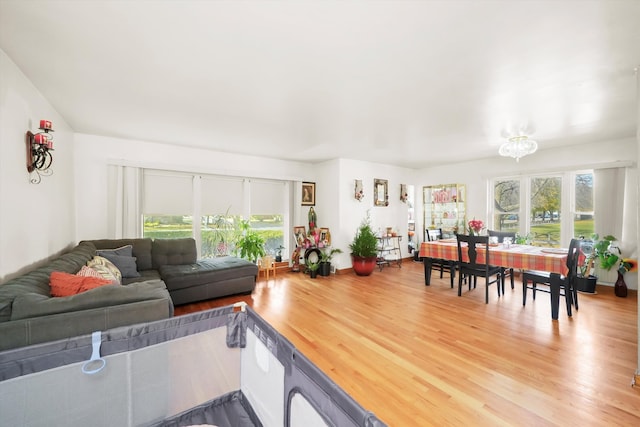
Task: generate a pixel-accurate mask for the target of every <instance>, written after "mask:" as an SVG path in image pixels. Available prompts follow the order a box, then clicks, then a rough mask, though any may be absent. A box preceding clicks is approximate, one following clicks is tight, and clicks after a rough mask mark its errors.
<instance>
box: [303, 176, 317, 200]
mask: <svg viewBox="0 0 640 427" xmlns="http://www.w3.org/2000/svg"><path fill="white" fill-rule="evenodd" d="M315 205H316V183H315V182H303V183H302V206H315Z"/></svg>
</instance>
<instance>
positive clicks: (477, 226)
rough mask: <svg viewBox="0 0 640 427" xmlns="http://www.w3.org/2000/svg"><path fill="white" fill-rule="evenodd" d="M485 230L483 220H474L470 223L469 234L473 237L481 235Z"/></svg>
mask: <svg viewBox="0 0 640 427" xmlns="http://www.w3.org/2000/svg"><path fill="white" fill-rule="evenodd" d="M483 229H484V223H483V222H482V220H479V219H475V218H473V219H472V220H471V221H469V234H470V235H472V236H473V235H474V234H480V232H481V231H482V230H483Z"/></svg>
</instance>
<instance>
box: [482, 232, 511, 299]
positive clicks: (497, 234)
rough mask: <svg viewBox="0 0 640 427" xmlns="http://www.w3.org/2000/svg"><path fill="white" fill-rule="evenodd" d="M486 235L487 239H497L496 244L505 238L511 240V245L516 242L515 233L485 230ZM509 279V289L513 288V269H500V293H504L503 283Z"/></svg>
mask: <svg viewBox="0 0 640 427" xmlns="http://www.w3.org/2000/svg"><path fill="white" fill-rule="evenodd" d="M487 235H488V236H489V237H497V238H498V243H503V242H504V238H505V237H510V238H511V243H515V241H516V232H515V231H513V232H512V231H497V230H487ZM507 276H508V277H509V279H510V280H511V289H514V288H515V284H514V282H513V279H514V278H513V268H512V267H509V268H508V269H507V268H505V267H502V293H504V281H505V279H506V278H507Z"/></svg>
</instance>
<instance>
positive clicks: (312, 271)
mask: <svg viewBox="0 0 640 427" xmlns="http://www.w3.org/2000/svg"><path fill="white" fill-rule="evenodd" d="M307 268H308V269H309V277H311V278H312V279H315V278H316V277H317V276H318V269H319V268H320V261H309V263H308V264H307Z"/></svg>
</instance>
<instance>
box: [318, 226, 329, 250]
mask: <svg viewBox="0 0 640 427" xmlns="http://www.w3.org/2000/svg"><path fill="white" fill-rule="evenodd" d="M320 241H321V242H322V243H323V244H324V246H331V233H329V229H328V228H321V229H320Z"/></svg>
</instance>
